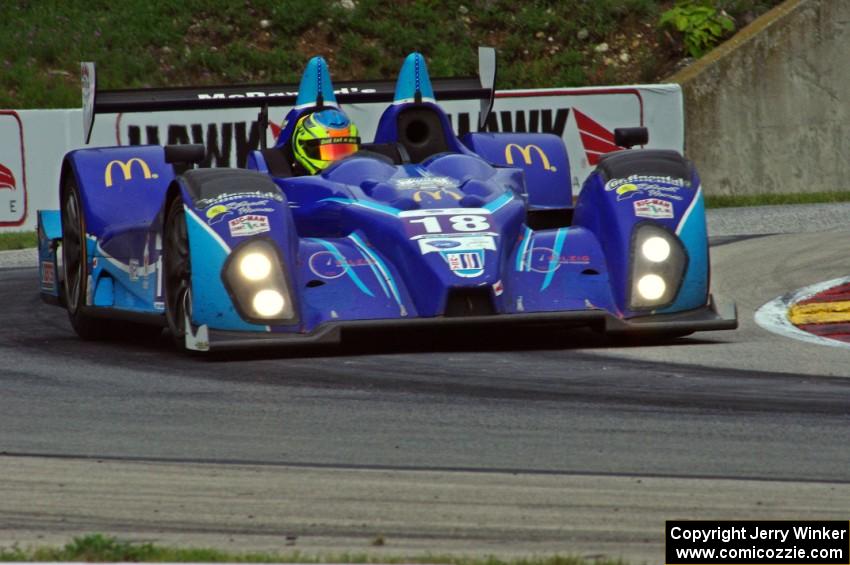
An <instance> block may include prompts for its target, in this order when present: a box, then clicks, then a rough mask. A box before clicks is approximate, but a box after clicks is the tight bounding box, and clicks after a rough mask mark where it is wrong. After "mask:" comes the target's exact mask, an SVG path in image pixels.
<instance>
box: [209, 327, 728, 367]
mask: <svg viewBox="0 0 850 565" xmlns="http://www.w3.org/2000/svg"><path fill="white" fill-rule="evenodd" d="M715 343H717V340H716V339H713V340H712V339H695V338H694V337H687V338H676V339H670V338H667V339H652V338H648V337H642V338H636V337H629V338H622V337H618V338H615V337H611V336H606V335H604V334H601V333H599V332H595V331H593V330H592V329H589V328H560V327H555V328H553V327H551V326H548V327H534V326H531V327H522V328H511V329H510V330H505V329H501V330H499V329H475V330H474V331H470V330H461V329H455V328H449V329H441V330H428V331H422V330H392V331H389V330H381V331H376V330H357V331H353V332H347V333H344V334H343V339H342V343H341V344H339V345H321V346H319V345H311V346H287V347H282V348H275V349H271V348H270V349H261V350H244V351H228V352H226V353H216V352H212V353H210V354H206V355H204V357H205V358H206V359H208V360H210V361H212V362H221V361H237V360H239V361H242V360H256V359H292V358H310V357H349V356H365V355H393V354H417V353H435V352H443V353H456V352H468V353H473V352H481V353H493V352H501V351H504V352H508V351H510V352H522V351H558V350H578V349H606V348H611V347H647V346H655V345H670V346H686V345H691V346H693V345H702V344H715Z"/></svg>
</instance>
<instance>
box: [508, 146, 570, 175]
mask: <svg viewBox="0 0 850 565" xmlns="http://www.w3.org/2000/svg"><path fill="white" fill-rule="evenodd" d="M514 149H517V150H518V151H519V154H520V155H522V160H523V161H524V162H525V164H526V165H530V164H531V162H532V158H531V151H532V150H533V151H535V152H536V153H537V155H539V156H540V162H541V163H542V164H543V168H544V169H545V170H547V171H549V172H552V173H554V172H555V171H556V170H557V169H556V168H555V167H554V166H552V165H551V164H550V163H549V157H547V156H546V153H545V152H544V151H543V150H542V149H540V147H539V146H537V145H534V144H531V145H526V146H525V147H521V146H519V145H518V144H516V143H509V144H508V145H506V146H505V161H506V162H507V164H508V165H513V164H514V153H513V150H514Z"/></svg>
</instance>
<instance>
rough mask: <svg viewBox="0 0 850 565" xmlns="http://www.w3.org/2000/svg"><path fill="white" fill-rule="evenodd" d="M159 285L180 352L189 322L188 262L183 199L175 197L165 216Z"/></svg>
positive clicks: (189, 270)
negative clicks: (161, 286)
mask: <svg viewBox="0 0 850 565" xmlns="http://www.w3.org/2000/svg"><path fill="white" fill-rule="evenodd" d="M164 229H165V234H164V235H165V237H164V240H165V244H164V245H163V271H164V272H163V283H164V293H165V317H166V320H167V321H168V329H169V331H170V332H171V336H172V337H173V339H174V343H175V345H177V347H178V348H179V349H180V350H184V351H185V350H186V332H187V331H191V327H189V326H188V325H187V324H191V320H192V262H191V257H190V253H189V234H188V231H187V229H186V212H185V210H184V209H183V199H182V198H181V197H180V196H177V197H175V198H174V199H173V200H171V202H170V203H169V205H168V209H167V211H166V214H165V226H164Z"/></svg>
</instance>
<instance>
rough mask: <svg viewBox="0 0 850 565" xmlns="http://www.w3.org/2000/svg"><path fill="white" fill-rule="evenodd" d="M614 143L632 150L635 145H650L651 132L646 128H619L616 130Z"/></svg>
mask: <svg viewBox="0 0 850 565" xmlns="http://www.w3.org/2000/svg"><path fill="white" fill-rule="evenodd" d="M614 143H616V144H617V145H619V146H620V147H627V148H629V149H631V148H632V147H634V146H635V145H646V144H647V143H649V130H648V129H646V128H617V129H615V130H614Z"/></svg>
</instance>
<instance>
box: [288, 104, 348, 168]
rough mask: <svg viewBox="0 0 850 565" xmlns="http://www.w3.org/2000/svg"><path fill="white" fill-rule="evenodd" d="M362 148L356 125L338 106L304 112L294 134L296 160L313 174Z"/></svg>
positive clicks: (293, 148) (293, 144)
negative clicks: (308, 112)
mask: <svg viewBox="0 0 850 565" xmlns="http://www.w3.org/2000/svg"><path fill="white" fill-rule="evenodd" d="M359 148H360V137H358V134H357V126H356V125H354V123H353V122H352V121H351V120H349V119H348V116H346V115H345V114H343V113H342V112H341V111H339V110H336V109H328V110H321V111H319V112H312V113H310V114H305V115H304V116H302V117H301V118H300V119H299V120H298V123H297V124H295V130H294V131H293V133H292V153H293V155H294V156H295V160H296V161H298V163H300V164H301V166H303V167H304V168H305V169H306V170H307V171H308V172H309V173H310V174H316V173H318V172H319V171H322V170H324V169H325V168H327V167H328V166H329V165H330V164H331V163H333V162H334V161H338V160H339V159H342V158H343V157H348V156H349V155H351V154H352V153H355V152H356V151H357V150H358V149H359Z"/></svg>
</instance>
